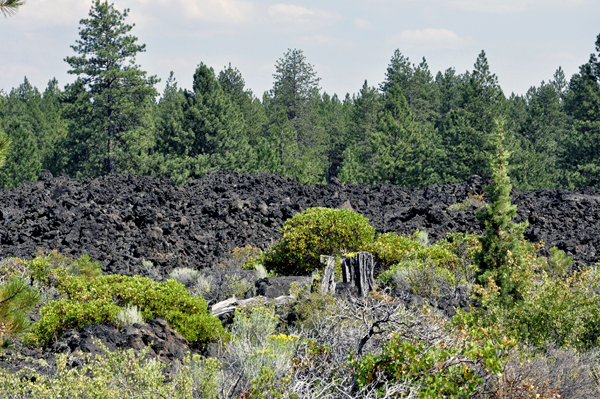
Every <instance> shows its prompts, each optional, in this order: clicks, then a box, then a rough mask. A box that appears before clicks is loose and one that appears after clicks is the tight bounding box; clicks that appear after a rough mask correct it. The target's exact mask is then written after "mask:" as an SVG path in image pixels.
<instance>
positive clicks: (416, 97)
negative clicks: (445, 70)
mask: <svg viewBox="0 0 600 399" xmlns="http://www.w3.org/2000/svg"><path fill="white" fill-rule="evenodd" d="M395 84H397V85H398V86H400V89H401V90H402V93H403V94H404V97H405V98H406V101H407V103H408V106H409V108H410V110H411V112H412V113H413V115H414V117H415V121H417V123H419V124H423V125H432V124H434V123H435V121H436V120H437V118H438V115H437V109H438V101H439V92H438V90H437V86H436V84H435V82H434V80H433V76H432V75H431V72H430V71H429V65H428V64H427V61H426V60H425V58H423V60H422V61H421V63H420V64H419V65H413V64H411V62H410V60H409V59H408V57H405V56H404V55H402V53H401V52H400V51H399V50H396V51H394V55H393V56H392V59H391V60H390V64H389V66H388V68H387V72H386V77H385V81H384V82H383V83H382V84H381V86H380V89H381V91H382V92H383V93H384V94H387V93H389V92H390V91H391V90H392V89H393V87H394V85H395Z"/></svg>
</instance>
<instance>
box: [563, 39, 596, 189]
mask: <svg viewBox="0 0 600 399" xmlns="http://www.w3.org/2000/svg"><path fill="white" fill-rule="evenodd" d="M596 51H597V52H598V53H600V35H598V38H597V40H596ZM566 108H567V112H568V113H569V115H570V116H571V117H573V120H574V121H573V129H572V131H571V134H570V135H569V137H568V140H567V142H566V151H565V156H564V158H563V162H564V164H565V169H566V176H565V180H566V184H567V185H568V186H570V187H595V188H600V60H599V55H597V54H595V53H594V54H592V55H591V56H590V60H589V62H588V63H586V64H585V65H582V66H581V67H580V70H579V73H578V74H575V75H573V77H572V78H571V81H570V83H569V93H568V96H567V101H566Z"/></svg>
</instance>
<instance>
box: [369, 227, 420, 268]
mask: <svg viewBox="0 0 600 399" xmlns="http://www.w3.org/2000/svg"><path fill="white" fill-rule="evenodd" d="M418 234H419V231H418V230H417V231H416V232H415V233H414V234H413V235H412V236H405V235H401V236H399V235H398V234H397V233H385V234H380V235H379V236H377V239H376V240H375V241H374V242H373V243H371V244H370V245H368V246H367V250H368V251H369V252H371V253H372V254H373V256H374V257H375V258H376V259H377V261H378V262H379V263H380V264H381V265H382V266H383V267H385V268H387V267H390V266H392V265H395V264H398V263H400V262H402V261H403V260H406V259H407V258H408V257H409V256H410V254H411V253H413V252H414V251H415V250H419V249H422V248H423V245H422V244H421V243H419V241H418V240H417V235H418Z"/></svg>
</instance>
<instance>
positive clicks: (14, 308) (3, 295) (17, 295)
mask: <svg viewBox="0 0 600 399" xmlns="http://www.w3.org/2000/svg"><path fill="white" fill-rule="evenodd" d="M39 299H40V294H39V292H38V291H36V290H35V289H34V288H32V287H31V286H29V285H28V284H27V282H25V280H23V279H21V278H17V277H13V278H10V279H8V280H7V281H5V282H3V283H1V284H0V347H4V346H7V345H8V344H9V343H10V342H11V340H12V339H13V338H16V337H18V336H19V335H20V334H21V333H23V332H24V331H26V330H27V328H28V327H29V325H30V322H29V317H28V314H29V312H30V311H31V310H32V309H33V307H34V306H35V305H36V304H37V303H38V302H39Z"/></svg>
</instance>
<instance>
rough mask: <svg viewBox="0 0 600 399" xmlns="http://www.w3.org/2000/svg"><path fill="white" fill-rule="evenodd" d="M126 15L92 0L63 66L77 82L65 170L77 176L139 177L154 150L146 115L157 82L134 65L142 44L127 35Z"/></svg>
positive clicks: (71, 95)
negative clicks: (65, 65) (87, 15)
mask: <svg viewBox="0 0 600 399" xmlns="http://www.w3.org/2000/svg"><path fill="white" fill-rule="evenodd" d="M128 12H129V10H125V11H124V12H122V13H121V12H119V11H118V10H116V9H115V7H114V5H113V4H108V2H106V1H104V2H102V1H100V0H96V1H95V2H94V4H93V5H92V8H91V10H90V13H89V18H88V19H83V20H81V21H80V24H81V27H80V29H79V36H80V39H79V40H77V41H76V43H77V44H76V45H74V46H71V48H72V49H73V50H74V51H75V52H76V53H77V55H76V56H72V57H67V58H66V59H65V61H66V62H67V63H68V64H69V66H70V67H71V69H70V70H69V73H70V74H74V75H77V76H78V79H77V81H76V82H75V83H74V84H72V85H69V86H68V87H67V89H66V91H67V93H66V98H67V101H66V104H65V105H66V106H65V113H66V115H67V116H68V118H69V122H70V123H69V134H68V137H67V138H66V140H65V142H64V144H63V146H65V147H67V148H69V151H68V152H67V153H65V157H66V158H67V159H66V161H65V164H66V166H67V171H68V172H69V173H71V174H74V175H77V176H82V177H84V176H97V175H103V174H115V173H118V172H119V173H123V172H132V173H134V172H139V171H140V170H144V169H145V167H146V163H147V153H148V151H149V149H150V148H151V147H152V146H153V145H154V143H153V135H154V132H153V130H152V126H149V125H148V123H149V121H148V119H147V114H148V113H149V112H150V107H151V105H152V102H153V99H154V97H155V96H156V95H157V93H156V89H155V88H154V85H155V83H156V82H157V79H156V78H155V77H154V76H151V77H147V76H146V72H144V71H142V70H141V69H140V67H139V66H138V65H136V64H135V58H136V56H137V54H138V53H140V52H143V51H145V45H139V44H137V38H136V37H135V36H132V35H130V34H129V32H130V31H131V29H132V28H133V27H132V25H128V24H126V23H125V18H126V17H127V15H128Z"/></svg>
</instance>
